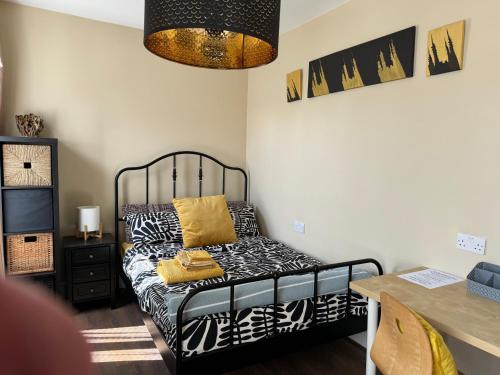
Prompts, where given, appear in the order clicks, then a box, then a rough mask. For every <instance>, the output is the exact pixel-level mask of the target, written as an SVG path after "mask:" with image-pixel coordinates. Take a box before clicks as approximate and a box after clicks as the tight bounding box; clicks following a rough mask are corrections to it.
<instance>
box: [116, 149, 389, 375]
mask: <svg viewBox="0 0 500 375" xmlns="http://www.w3.org/2000/svg"><path fill="white" fill-rule="evenodd" d="M180 155H194V156H198V157H199V168H198V176H197V177H198V192H199V196H200V197H201V196H202V195H203V178H204V174H203V160H204V159H209V160H211V161H212V162H214V163H216V164H218V165H219V166H220V167H222V168H223V173H222V194H224V193H225V191H226V171H227V170H229V171H236V172H240V173H241V174H242V175H243V178H244V181H245V186H244V200H245V201H247V200H248V176H247V174H246V172H245V171H244V170H243V169H241V168H237V167H231V166H228V165H226V164H224V163H222V162H220V161H219V160H217V159H215V158H214V157H212V156H209V155H207V154H204V153H201V152H196V151H178V152H173V153H169V154H166V155H163V156H161V157H159V158H157V159H155V160H153V161H151V162H150V163H147V164H144V165H141V166H137V167H128V168H124V169H122V170H120V171H119V172H118V173H117V175H116V177H115V238H116V242H117V246H119V245H120V239H119V238H120V228H119V222H120V221H123V219H122V218H121V217H120V212H119V204H120V201H119V183H120V177H121V176H122V175H123V174H124V173H126V172H128V171H137V170H146V175H145V178H146V194H145V195H146V203H147V204H149V168H150V167H151V166H153V165H154V164H156V163H158V162H160V161H162V160H164V159H167V158H173V172H172V183H173V196H174V198H175V197H176V195H177V187H176V183H177V178H178V172H177V157H178V156H180ZM362 264H372V265H374V266H375V267H376V268H377V271H378V274H379V275H382V274H383V270H382V266H381V265H380V263H379V262H378V261H376V260H375V259H369V258H367V259H360V260H354V261H349V262H342V263H336V264H329V265H321V266H314V267H309V268H305V269H301V270H295V271H286V272H275V273H273V274H269V275H263V276H256V277H250V278H245V279H240V280H229V281H225V282H221V283H217V284H211V285H203V286H200V287H198V288H196V289H194V290H192V291H190V292H189V293H188V294H187V295H186V297H185V298H184V300H183V301H182V303H181V304H180V306H179V308H178V310H177V318H176V351H175V354H174V353H173V351H172V350H171V348H168V345H166V347H167V350H168V352H167V353H162V356H163V358H164V360H165V362H166V364H167V366H168V367H169V370H170V371H171V373H172V374H176V375H180V374H181V373H182V372H183V371H184V367H185V365H187V364H189V363H191V362H194V361H198V360H200V359H205V358H207V357H211V356H213V355H219V354H221V353H226V352H227V351H228V350H234V349H236V348H237V347H248V346H251V345H252V344H260V343H261V342H262V341H263V340H260V341H257V342H253V343H248V344H237V345H235V344H234V340H233V338H234V324H235V316H236V310H235V309H234V290H235V286H237V285H242V284H247V283H252V282H257V281H263V280H274V300H273V307H274V315H273V334H272V335H271V336H270V337H266V338H265V340H264V341H270V339H278V338H280V337H283V338H285V339H286V337H288V336H291V335H293V334H295V333H286V334H283V333H279V332H278V310H277V305H278V304H279V302H278V290H279V279H280V278H282V277H286V276H292V275H303V274H309V273H312V274H314V289H313V290H314V291H313V317H312V322H311V327H310V328H309V329H310V330H312V329H314V328H317V327H322V328H323V327H328V326H339V325H343V324H345V326H344V327H342V328H343V329H342V332H343V333H344V335H351V334H354V333H357V332H360V331H362V330H364V328H365V327H366V322H363V323H362V324H361V325H360V324H359V323H360V321H359V319H355V317H351V311H350V310H351V309H350V307H351V289H350V288H349V287H348V288H347V305H346V312H345V317H344V318H342V319H340V320H337V321H335V322H331V323H321V324H318V322H317V300H318V274H319V273H320V272H321V271H326V270H331V269H335V268H343V267H348V270H349V271H348V279H349V282H351V281H352V272H353V267H354V266H356V265H362ZM120 269H122V267H121V266H120ZM124 280H125V281H126V282H127V284H128V286H129V287H130V288H131V286H130V285H129V284H130V283H129V282H128V278H127V277H124ZM222 288H229V300H230V306H229V316H230V320H229V331H230V343H229V346H228V347H225V348H222V349H217V350H214V351H210V352H207V353H203V354H201V355H197V356H193V357H189V358H183V356H182V326H183V316H184V309H185V307H186V306H187V304H188V303H189V301H190V300H191V299H192V298H193V297H194V296H195V295H197V294H199V293H201V292H205V291H208V290H214V289H222ZM356 318H357V317H356ZM148 321H149V324H147V325H148V326H149V327H151V321H150V320H149V319H148ZM158 333H159V334H161V331H160V330H158V329H156V336H158ZM301 333H303V332H296V334H301ZM162 336H163V335H162ZM162 339H163V341H164V343H165V344H166V340H165V339H164V338H163V337H162ZM172 358H174V359H175V368H170V367H171V366H169V364H172V363H171V362H172ZM205 370H206V368H205Z"/></svg>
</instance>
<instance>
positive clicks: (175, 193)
mask: <svg viewBox="0 0 500 375" xmlns="http://www.w3.org/2000/svg"><path fill="white" fill-rule="evenodd" d="M172 183H173V184H174V186H173V196H174V198H177V160H176V157H175V155H174V168H173V170H172Z"/></svg>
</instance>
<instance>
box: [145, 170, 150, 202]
mask: <svg viewBox="0 0 500 375" xmlns="http://www.w3.org/2000/svg"><path fill="white" fill-rule="evenodd" d="M146 204H149V167H148V168H146Z"/></svg>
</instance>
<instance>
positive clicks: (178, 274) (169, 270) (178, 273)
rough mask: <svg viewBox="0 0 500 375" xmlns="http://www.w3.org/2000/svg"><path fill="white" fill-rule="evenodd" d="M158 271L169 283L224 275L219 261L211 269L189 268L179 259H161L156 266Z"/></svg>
mask: <svg viewBox="0 0 500 375" xmlns="http://www.w3.org/2000/svg"><path fill="white" fill-rule="evenodd" d="M156 272H157V273H158V275H159V276H160V277H161V278H162V279H163V281H164V282H165V283H167V284H177V283H185V282H187V281H197V280H205V279H210V278H212V277H221V276H224V271H223V270H222V268H220V266H219V265H218V264H217V263H215V267H212V268H209V269H201V270H200V269H196V270H187V269H185V268H184V267H183V266H182V265H181V264H180V263H179V261H178V260H177V259H170V260H162V261H160V262H159V263H158V266H157V267H156Z"/></svg>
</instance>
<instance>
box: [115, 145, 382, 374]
mask: <svg viewBox="0 0 500 375" xmlns="http://www.w3.org/2000/svg"><path fill="white" fill-rule="evenodd" d="M181 156H187V157H193V156H194V157H197V158H199V169H198V174H197V178H198V187H199V191H198V192H199V196H202V195H203V180H204V177H205V176H204V173H203V163H204V161H205V160H207V159H208V160H209V161H211V162H213V163H215V164H216V165H218V166H220V167H221V168H222V189H221V192H222V193H223V194H224V192H225V189H226V186H225V185H226V173H228V172H236V173H239V174H240V175H241V176H242V178H243V180H244V183H243V200H242V201H240V202H230V203H229V209H230V212H231V215H232V216H233V221H234V224H235V227H237V233H238V241H237V242H236V243H233V244H226V245H217V246H209V247H205V248H203V249H204V250H207V251H208V252H209V253H210V255H211V256H212V257H213V258H214V259H215V260H216V261H217V262H218V263H219V264H220V266H221V267H222V269H224V271H225V273H224V276H223V277H220V278H213V279H208V280H201V281H196V282H187V283H179V284H172V285H167V284H165V283H164V282H163V280H162V279H161V278H160V277H159V275H158V274H157V273H156V266H157V264H158V262H159V261H161V260H163V259H171V258H173V257H174V256H175V255H176V253H177V251H179V250H180V249H182V242H169V243H165V242H162V241H155V242H152V243H148V244H147V245H145V246H135V247H132V248H131V249H129V250H128V251H126V252H125V254H124V255H123V258H122V260H121V261H122V269H123V276H124V279H125V280H126V281H127V284H128V286H129V287H130V289H131V290H132V291H133V293H134V294H135V296H136V297H137V301H138V304H139V306H140V308H141V310H142V311H143V312H144V317H145V322H146V324H147V326H148V328H150V330H152V332H151V333H152V334H153V337H156V338H157V339H160V340H162V341H163V342H164V343H165V344H166V345H165V348H166V349H165V350H163V352H162V355H163V357H164V359H165V362H166V364H167V366H168V367H169V370H170V372H171V373H172V374H181V373H182V374H184V373H187V372H191V371H193V370H196V369H199V368H200V366H201V368H203V370H204V372H207V371H208V369H209V371H208V372H211V373H218V372H220V371H222V369H223V368H224V366H220V368H219V367H218V366H217V364H221V365H222V364H227V362H228V360H227V359H228V358H229V357H231V358H233V357H234V356H229V357H228V356H227V354H228V352H232V353H234V354H236V353H237V352H238V349H239V350H240V351H241V349H242V348H243V349H244V353H245V354H246V357H248V353H251V348H254V347H256V346H259V347H263V343H272V345H273V347H274V348H275V347H277V346H276V345H278V346H283V347H284V346H285V345H282V343H284V342H285V341H288V340H289V338H291V337H293V336H296V337H301V338H300V339H299V341H300V342H304V340H305V339H304V340H302V336H303V335H304V334H306V333H309V332H314V331H322V332H326V331H325V329H326V328H332V329H335V331H336V332H339V333H340V335H343V336H346V335H351V334H354V333H357V332H360V331H363V330H364V329H365V327H366V318H364V317H365V316H366V303H367V302H366V300H365V299H364V298H363V297H362V296H360V295H358V294H356V293H353V292H352V291H351V289H349V288H348V285H349V282H350V281H351V280H356V279H361V278H366V277H370V276H372V275H373V274H382V268H381V266H380V264H379V263H378V262H377V261H376V260H373V259H361V260H356V261H350V262H344V263H337V264H331V265H324V264H321V263H320V262H319V261H318V260H317V259H315V258H313V257H311V256H308V255H306V254H303V253H301V252H298V251H296V250H294V249H292V248H290V247H289V246H287V245H286V244H284V243H281V242H279V241H275V240H272V239H270V238H267V237H265V236H262V235H261V234H260V233H259V231H258V228H257V226H256V224H254V223H256V222H255V216H254V212H253V208H252V206H251V205H249V204H248V203H247V198H248V194H247V186H248V178H247V175H246V173H245V172H244V171H243V170H242V169H240V168H236V167H230V166H227V165H225V164H223V163H221V162H220V161H218V160H216V159H215V158H213V157H211V156H209V155H206V154H202V153H198V152H192V151H183V152H176V153H171V154H167V155H163V156H162V157H160V158H158V159H156V160H154V161H152V162H151V163H148V164H146V165H143V166H139V167H130V168H125V169H123V170H121V171H120V172H119V173H118V174H117V176H116V179H115V219H116V228H115V231H116V236H117V242H119V243H120V242H121V241H120V233H121V232H120V227H119V224H120V221H121V218H122V216H123V212H122V210H120V209H119V206H120V204H121V203H123V202H122V201H121V200H120V197H119V192H120V189H119V187H120V177H121V176H122V175H123V174H124V173H126V172H128V171H136V170H145V171H146V173H145V175H146V183H145V187H146V192H145V198H146V199H145V201H146V203H145V204H136V205H128V206H125V207H128V208H127V210H128V211H127V214H128V215H130V213H131V212H132V214H142V213H144V212H159V211H162V210H172V208H171V207H169V205H152V204H150V202H149V183H150V182H149V168H151V167H152V166H153V165H155V164H156V163H158V162H159V161H162V160H164V159H169V158H171V159H172V161H173V163H172V183H173V186H172V191H173V196H174V197H175V196H176V194H177V186H176V183H177V176H178V171H177V158H179V157H181ZM251 216H252V217H251ZM249 228H250V230H248V229H249ZM127 237H128V234H127ZM369 266H371V268H370V267H369ZM301 335H302V336H301ZM313 340H314V338H313ZM245 354H244V356H245ZM217 356H219V357H218V358H222V359H219V360H216V359H215V358H217ZM221 356H222V357H221ZM207 361H209V363H210V367H209V368H208V367H206V365H203V363H207Z"/></svg>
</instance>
